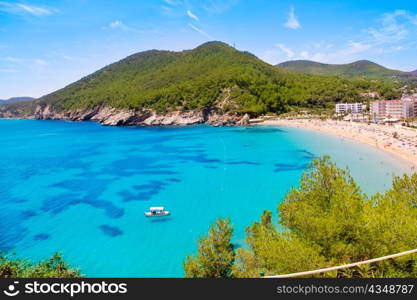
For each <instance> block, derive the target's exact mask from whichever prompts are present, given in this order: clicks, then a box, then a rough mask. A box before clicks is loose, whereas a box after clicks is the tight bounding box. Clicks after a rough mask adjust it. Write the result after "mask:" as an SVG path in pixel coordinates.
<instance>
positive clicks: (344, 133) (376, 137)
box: [254, 119, 417, 172]
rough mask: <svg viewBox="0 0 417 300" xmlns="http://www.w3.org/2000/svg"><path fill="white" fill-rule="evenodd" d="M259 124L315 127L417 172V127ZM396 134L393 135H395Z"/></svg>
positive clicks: (301, 121)
mask: <svg viewBox="0 0 417 300" xmlns="http://www.w3.org/2000/svg"><path fill="white" fill-rule="evenodd" d="M254 125H259V126H288V127H296V128H303V129H308V130H314V131H318V132H323V133H327V134H331V135H334V136H338V137H341V138H347V139H350V140H354V141H357V142H360V143H363V144H366V145H369V146H372V147H374V148H376V149H379V150H382V151H384V152H387V153H389V154H391V155H394V156H395V157H397V158H400V159H402V160H403V161H405V162H407V163H408V164H411V165H410V169H411V171H412V172H416V171H417V130H415V129H411V128H404V127H402V126H400V127H394V126H386V125H378V124H369V125H368V124H365V123H354V122H347V121H333V120H324V121H322V120H318V119H311V120H310V119H292V120H290V119H275V120H264V121H262V122H257V123H256V124H254ZM394 135H396V138H395V137H394Z"/></svg>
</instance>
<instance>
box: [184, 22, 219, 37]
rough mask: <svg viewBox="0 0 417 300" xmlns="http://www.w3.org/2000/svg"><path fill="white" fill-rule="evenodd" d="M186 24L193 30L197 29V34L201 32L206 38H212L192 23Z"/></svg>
mask: <svg viewBox="0 0 417 300" xmlns="http://www.w3.org/2000/svg"><path fill="white" fill-rule="evenodd" d="M188 26H189V27H190V28H191V29H193V30H195V31H197V32H198V33H199V34H201V35H203V36H205V37H206V38H208V39H213V38H212V37H211V36H210V35H209V34H208V33H207V32H205V31H203V30H202V29H200V28H198V27H196V26H194V25H193V24H188Z"/></svg>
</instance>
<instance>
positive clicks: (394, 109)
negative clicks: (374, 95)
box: [371, 100, 417, 119]
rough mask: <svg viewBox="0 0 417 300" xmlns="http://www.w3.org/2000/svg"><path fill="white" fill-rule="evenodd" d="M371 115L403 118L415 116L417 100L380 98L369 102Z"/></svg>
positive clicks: (379, 117)
mask: <svg viewBox="0 0 417 300" xmlns="http://www.w3.org/2000/svg"><path fill="white" fill-rule="evenodd" d="M371 116H372V117H374V118H376V119H385V118H393V119H405V118H411V117H414V116H417V101H410V100H381V101H374V102H372V103H371Z"/></svg>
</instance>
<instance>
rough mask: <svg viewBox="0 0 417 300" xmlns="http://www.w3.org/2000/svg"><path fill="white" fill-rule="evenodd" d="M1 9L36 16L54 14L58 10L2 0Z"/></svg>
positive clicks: (0, 2)
mask: <svg viewBox="0 0 417 300" xmlns="http://www.w3.org/2000/svg"><path fill="white" fill-rule="evenodd" d="M0 11H4V12H8V13H13V14H22V13H23V14H30V15H34V16H46V15H52V14H54V13H56V12H57V10H56V9H51V8H45V7H40V6H34V5H29V4H23V3H11V2H6V1H0Z"/></svg>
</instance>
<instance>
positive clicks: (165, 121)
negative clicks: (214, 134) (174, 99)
mask: <svg viewBox="0 0 417 300" xmlns="http://www.w3.org/2000/svg"><path fill="white" fill-rule="evenodd" d="M1 116H2V115H1V112H0V117H1ZM3 117H9V118H10V117H13V116H11V115H10V113H9V114H7V115H5V114H4V115H3ZM15 117H18V116H15ZM26 117H28V116H26ZM29 118H34V119H37V120H71V121H96V122H99V123H100V124H102V125H108V126H187V125H195V124H210V125H214V126H233V125H237V126H247V125H249V116H248V115H244V116H241V115H239V114H236V113H226V114H221V113H219V112H217V111H213V110H203V111H187V112H181V111H174V112H169V113H166V114H160V113H157V112H156V111H153V110H149V109H144V110H138V111H129V110H120V109H115V108H110V107H94V108H88V109H83V110H80V109H78V110H72V111H63V112H59V111H55V110H54V109H52V108H51V106H50V105H41V104H39V105H37V106H36V108H35V112H34V114H33V116H29Z"/></svg>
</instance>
